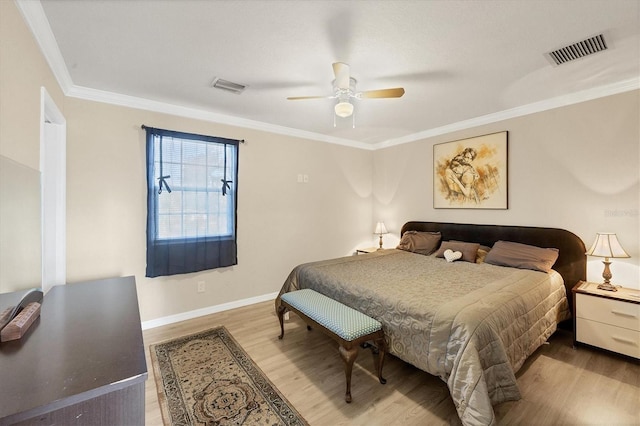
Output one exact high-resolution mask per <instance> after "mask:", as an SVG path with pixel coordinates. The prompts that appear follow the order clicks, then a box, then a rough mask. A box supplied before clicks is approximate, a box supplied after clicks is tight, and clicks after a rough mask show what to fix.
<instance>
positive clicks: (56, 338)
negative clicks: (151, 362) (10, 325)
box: [0, 277, 147, 426]
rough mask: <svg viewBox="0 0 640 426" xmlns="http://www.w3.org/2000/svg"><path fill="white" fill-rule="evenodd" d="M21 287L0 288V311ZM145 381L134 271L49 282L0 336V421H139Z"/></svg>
mask: <svg viewBox="0 0 640 426" xmlns="http://www.w3.org/2000/svg"><path fill="white" fill-rule="evenodd" d="M22 294H23V293H22V292H20V293H8V294H0V311H1V310H2V309H4V307H6V306H11V305H15V304H16V303H17V302H18V300H19V298H20V296H21V295H22ZM146 380H147V363H146V360H145V354H144V345H143V342H142V330H141V328H140V312H139V309H138V297H137V293H136V284H135V279H134V277H126V278H113V279H105V280H99V281H91V282H84V283H78V284H67V285H62V286H55V287H53V288H52V289H51V290H50V291H49V293H47V294H46V295H45V296H44V300H43V302H42V310H41V314H40V318H39V319H38V320H36V321H35V322H34V323H33V325H32V326H31V328H30V329H29V330H28V331H27V333H26V334H25V335H24V336H23V337H22V338H21V339H19V340H14V341H9V342H2V343H0V425H12V424H19V425H51V424H58V425H65V426H66V425H144V386H145V381H146Z"/></svg>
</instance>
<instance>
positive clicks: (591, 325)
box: [576, 318, 640, 358]
mask: <svg viewBox="0 0 640 426" xmlns="http://www.w3.org/2000/svg"><path fill="white" fill-rule="evenodd" d="M576 340H577V341H578V342H582V343H587V344H589V345H593V346H598V347H600V348H604V349H608V350H610V351H614V352H618V353H621V354H624V355H628V356H632V357H634V358H640V331H633V330H629V329H626V328H620V327H614V326H611V325H608V324H603V323H600V322H596V321H591V320H587V319H584V318H577V319H576Z"/></svg>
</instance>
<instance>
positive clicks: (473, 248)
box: [436, 241, 480, 263]
mask: <svg viewBox="0 0 640 426" xmlns="http://www.w3.org/2000/svg"><path fill="white" fill-rule="evenodd" d="M479 247H480V244H478V243H464V242H461V241H443V242H442V244H441V245H440V248H439V249H438V251H437V252H436V257H444V251H445V250H447V249H451V250H453V251H460V252H462V260H464V261H465V262H472V263H474V262H475V261H476V254H477V253H478V248H479Z"/></svg>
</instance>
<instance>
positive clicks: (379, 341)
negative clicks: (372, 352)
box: [375, 336, 387, 385]
mask: <svg viewBox="0 0 640 426" xmlns="http://www.w3.org/2000/svg"><path fill="white" fill-rule="evenodd" d="M375 344H376V346H377V347H378V380H380V383H382V384H383V385H384V384H385V383H387V379H385V378H384V377H382V367H383V366H384V354H385V353H386V352H387V342H385V340H384V336H381V337H378V338H376V340H375Z"/></svg>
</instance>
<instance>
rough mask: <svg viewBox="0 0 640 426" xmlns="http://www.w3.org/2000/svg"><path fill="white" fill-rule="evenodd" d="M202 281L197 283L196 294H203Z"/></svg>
mask: <svg viewBox="0 0 640 426" xmlns="http://www.w3.org/2000/svg"><path fill="white" fill-rule="evenodd" d="M204 290H205V287H204V281H198V293H204Z"/></svg>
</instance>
